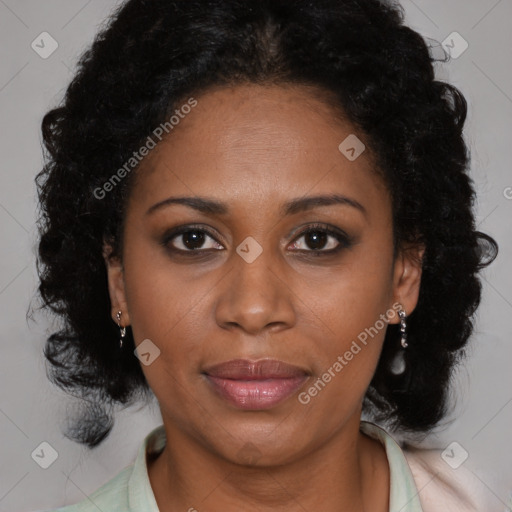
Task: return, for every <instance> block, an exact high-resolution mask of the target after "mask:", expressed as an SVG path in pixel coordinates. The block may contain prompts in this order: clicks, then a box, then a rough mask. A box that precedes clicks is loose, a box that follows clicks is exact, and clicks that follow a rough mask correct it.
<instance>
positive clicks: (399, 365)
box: [390, 308, 409, 375]
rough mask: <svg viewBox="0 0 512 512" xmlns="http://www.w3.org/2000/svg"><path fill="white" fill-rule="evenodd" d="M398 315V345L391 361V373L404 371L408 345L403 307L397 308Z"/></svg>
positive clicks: (405, 316)
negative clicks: (399, 346)
mask: <svg viewBox="0 0 512 512" xmlns="http://www.w3.org/2000/svg"><path fill="white" fill-rule="evenodd" d="M398 316H399V317H400V345H401V348H399V349H398V352H397V353H396V355H395V357H394V358H393V361H392V362H391V366H390V370H391V373H392V374H393V375H401V374H402V373H404V371H405V349H406V348H407V347H408V346H409V344H408V343H407V314H406V312H405V310H404V309H402V308H401V309H399V311H398Z"/></svg>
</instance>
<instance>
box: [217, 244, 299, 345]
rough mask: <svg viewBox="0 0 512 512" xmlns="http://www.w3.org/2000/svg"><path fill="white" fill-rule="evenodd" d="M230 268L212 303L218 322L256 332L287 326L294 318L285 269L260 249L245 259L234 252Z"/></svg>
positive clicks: (276, 329)
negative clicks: (255, 255)
mask: <svg viewBox="0 0 512 512" xmlns="http://www.w3.org/2000/svg"><path fill="white" fill-rule="evenodd" d="M234 260H235V261H234V266H235V268H233V270H232V271H231V272H229V273H228V275H227V276H226V278H225V279H223V280H222V285H221V287H220V288H219V297H218V299H217V302H216V305H215V317H216V321H217V324H218V325H219V326H220V327H222V328H223V329H236V328H239V329H241V330H243V331H244V332H246V333H248V334H251V335H257V334H261V333H262V332H263V331H265V330H268V331H271V332H277V331H280V330H284V329H289V328H290V327H292V326H293V325H294V324H295V322H296V313H295V310H294V307H293V297H294V294H293V291H292V290H291V289H290V287H289V284H288V283H287V282H286V277H285V272H283V270H282V269H280V268H278V264H276V261H275V259H274V260H273V259H272V257H271V255H270V254H269V253H268V252H266V251H263V253H262V254H260V256H259V257H258V258H257V259H256V260H255V261H253V262H252V263H248V262H247V261H245V260H244V259H242V258H241V257H239V256H238V255H234Z"/></svg>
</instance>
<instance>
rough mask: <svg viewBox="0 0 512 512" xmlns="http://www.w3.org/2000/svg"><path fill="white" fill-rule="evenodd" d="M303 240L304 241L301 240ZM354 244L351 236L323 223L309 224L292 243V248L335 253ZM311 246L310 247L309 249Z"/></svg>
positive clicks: (319, 252)
mask: <svg viewBox="0 0 512 512" xmlns="http://www.w3.org/2000/svg"><path fill="white" fill-rule="evenodd" d="M301 240H303V242H301ZM351 244H352V241H351V239H350V237H349V236H348V235H347V234H346V233H343V232H342V231H341V230H340V231H338V230H337V229H334V228H331V227H329V226H326V225H323V224H317V225H313V226H309V227H308V229H306V230H304V231H303V232H302V233H301V234H300V235H299V237H298V238H296V239H295V242H294V243H293V245H292V249H296V250H298V251H301V252H302V251H303V252H310V253H317V254H321V253H327V254H333V253H336V252H338V251H340V250H341V249H343V248H348V247H350V245H351ZM308 247H309V249H308Z"/></svg>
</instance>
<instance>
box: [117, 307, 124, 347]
mask: <svg viewBox="0 0 512 512" xmlns="http://www.w3.org/2000/svg"><path fill="white" fill-rule="evenodd" d="M122 314H123V312H122V311H118V312H117V315H116V318H117V325H118V327H119V330H120V331H121V338H120V340H119V348H123V338H124V337H125V336H126V327H121V315H122Z"/></svg>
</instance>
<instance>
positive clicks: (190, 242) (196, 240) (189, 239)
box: [182, 231, 204, 249]
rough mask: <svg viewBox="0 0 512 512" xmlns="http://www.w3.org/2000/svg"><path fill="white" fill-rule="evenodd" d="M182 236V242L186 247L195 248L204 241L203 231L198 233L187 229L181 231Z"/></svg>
mask: <svg viewBox="0 0 512 512" xmlns="http://www.w3.org/2000/svg"><path fill="white" fill-rule="evenodd" d="M182 236H183V244H184V245H185V247H187V248H188V249H197V248H198V247H201V245H203V243H204V233H200V232H199V231H187V232H186V233H183V235H182ZM194 244H197V246H198V247H194Z"/></svg>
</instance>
